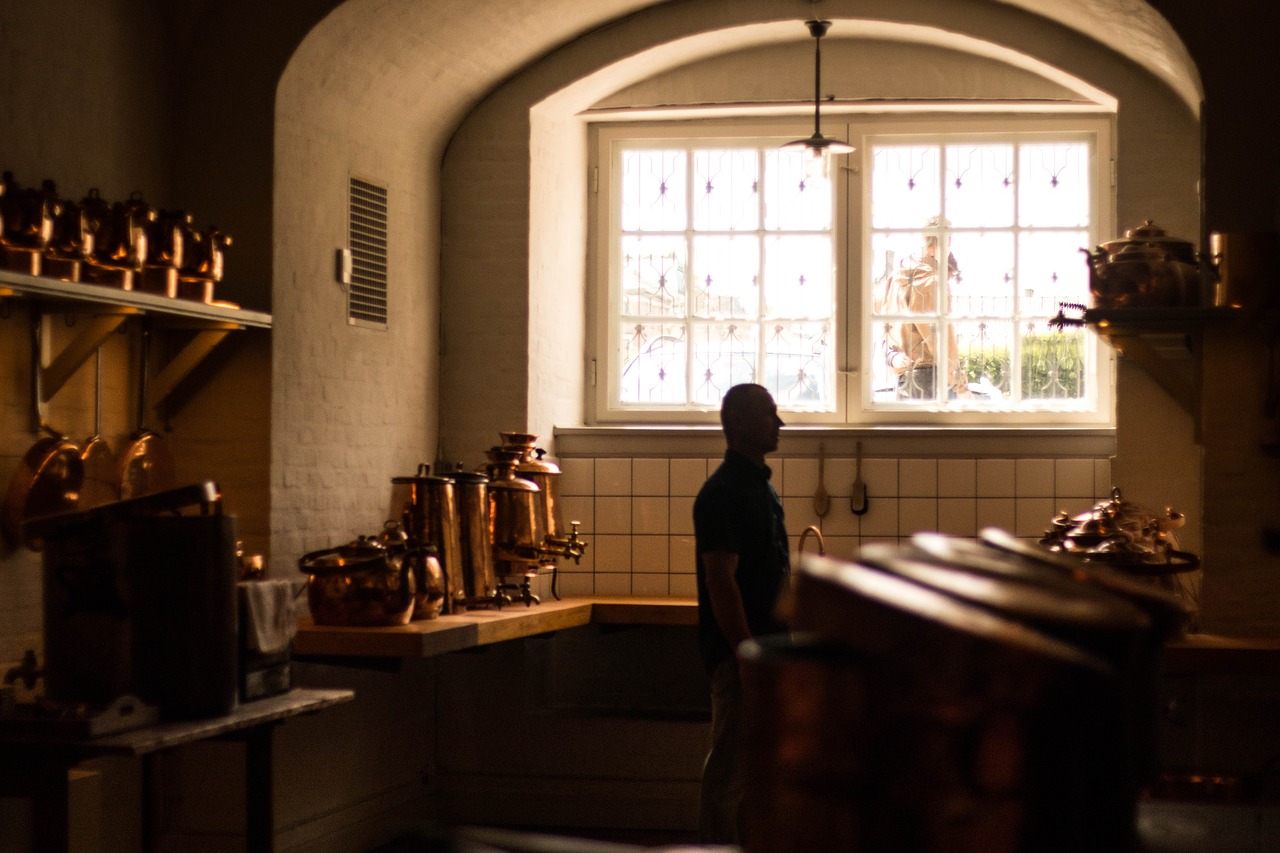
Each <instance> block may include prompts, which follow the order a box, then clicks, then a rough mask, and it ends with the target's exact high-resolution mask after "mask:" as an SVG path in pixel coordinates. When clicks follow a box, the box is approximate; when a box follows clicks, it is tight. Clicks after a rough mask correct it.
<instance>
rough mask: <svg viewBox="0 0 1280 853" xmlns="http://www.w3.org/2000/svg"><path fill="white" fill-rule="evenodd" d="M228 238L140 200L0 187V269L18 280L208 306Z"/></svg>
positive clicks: (7, 183) (49, 187) (47, 187)
mask: <svg viewBox="0 0 1280 853" xmlns="http://www.w3.org/2000/svg"><path fill="white" fill-rule="evenodd" d="M229 245H231V237H230V235H228V234H225V233H223V232H222V231H221V230H220V229H219V228H218V227H217V226H210V227H207V228H203V229H201V228H197V227H196V226H195V224H194V217H193V216H192V215H191V214H190V213H188V212H186V211H180V210H179V211H173V210H157V209H156V208H153V207H152V206H150V205H149V204H147V203H146V202H145V201H144V200H143V198H142V195H141V194H140V193H133V194H131V195H130V197H129V198H128V200H126V201H115V202H111V201H108V200H107V199H105V198H103V197H102V196H101V195H100V194H99V192H98V190H97V189H90V190H89V192H88V194H87V195H86V196H85V197H84V198H82V199H81V200H80V201H79V202H76V201H73V200H71V199H68V198H62V197H61V196H60V195H59V194H58V190H57V185H56V184H55V183H54V182H53V181H52V180H48V179H46V180H44V181H43V182H42V183H41V185H40V187H39V188H36V187H24V186H22V185H20V184H19V183H18V181H17V180H15V178H14V176H13V173H12V172H5V173H4V176H3V181H0V262H2V263H3V266H4V267H5V268H6V269H9V270H13V271H15V272H20V273H23V274H25V275H33V276H45V277H49V278H57V279H61V280H63V281H71V282H86V283H92V284H101V285H106V286H110V287H116V288H119V289H121V290H138V291H142V292H147V293H154V294H158V295H163V296H169V297H177V298H182V299H192V300H196V301H199V302H206V303H208V302H212V301H213V290H214V285H215V284H216V283H217V282H219V281H221V280H222V278H223V275H224V273H225V265H226V264H225V253H226V248H227V247H228V246H229Z"/></svg>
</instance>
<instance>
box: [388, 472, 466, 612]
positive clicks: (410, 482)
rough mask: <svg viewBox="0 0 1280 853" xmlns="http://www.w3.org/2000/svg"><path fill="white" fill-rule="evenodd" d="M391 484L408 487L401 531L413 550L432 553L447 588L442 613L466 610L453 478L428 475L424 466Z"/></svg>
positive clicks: (462, 561)
mask: <svg viewBox="0 0 1280 853" xmlns="http://www.w3.org/2000/svg"><path fill="white" fill-rule="evenodd" d="M391 482H392V483H395V484H396V485H407V486H408V487H409V500H408V501H407V502H406V503H405V507H404V529H405V531H406V532H407V533H408V534H409V539H410V541H411V542H412V543H413V544H414V545H416V546H424V545H431V546H434V547H435V549H436V554H437V556H438V558H439V561H440V568H441V570H442V571H443V572H444V579H445V585H446V587H447V590H446V595H445V602H444V605H443V609H442V610H441V612H442V613H445V614H449V613H456V612H458V611H460V610H464V609H465V608H466V598H467V592H466V584H465V581H464V562H465V560H464V557H463V554H462V551H463V549H462V531H461V527H460V524H459V513H458V506H457V494H456V491H455V488H456V481H455V479H454V476H453V475H449V476H445V475H442V474H432V473H431V467H430V466H429V465H427V464H425V463H424V464H422V465H419V466H418V473H417V474H416V475H413V476H408V477H393V478H392V479H391Z"/></svg>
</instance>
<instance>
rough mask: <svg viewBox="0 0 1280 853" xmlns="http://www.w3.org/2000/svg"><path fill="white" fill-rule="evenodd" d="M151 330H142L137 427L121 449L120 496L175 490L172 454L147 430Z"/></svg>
mask: <svg viewBox="0 0 1280 853" xmlns="http://www.w3.org/2000/svg"><path fill="white" fill-rule="evenodd" d="M150 348H151V331H150V330H149V329H147V328H145V327H144V328H143V330H142V334H141V336H140V355H139V358H138V428H137V430H136V431H135V432H134V433H133V435H132V436H130V439H129V443H128V444H127V445H126V446H125V447H124V448H123V449H122V450H121V452H120V459H119V462H118V465H119V467H118V470H117V473H118V474H119V477H120V497H121V498H124V499H128V498H140V497H143V496H145V495H151V494H155V493H156V492H163V491H167V490H169V489H172V488H174V486H175V484H176V481H177V478H176V475H175V473H174V469H175V467H176V466H175V465H174V460H173V452H172V451H171V450H170V449H169V443H168V442H167V441H165V439H164V437H163V436H161V435H160V434H159V433H156V432H152V431H151V430H150V429H148V428H147V368H148V365H149V363H150Z"/></svg>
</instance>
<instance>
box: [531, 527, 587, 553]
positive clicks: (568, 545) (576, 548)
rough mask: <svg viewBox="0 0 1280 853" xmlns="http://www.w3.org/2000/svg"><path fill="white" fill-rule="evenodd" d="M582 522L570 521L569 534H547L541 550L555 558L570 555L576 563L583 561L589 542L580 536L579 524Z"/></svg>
mask: <svg viewBox="0 0 1280 853" xmlns="http://www.w3.org/2000/svg"><path fill="white" fill-rule="evenodd" d="M581 523H582V522H579V521H571V522H569V527H570V530H569V535H568V536H547V537H546V539H544V540H543V545H542V548H541V549H540V550H541V551H542V552H543V553H544V554H545V555H546V556H548V557H551V558H553V559H554V558H555V557H568V558H570V559H571V560H573V561H574V562H575V563H578V562H581V561H582V556H583V554H585V553H586V552H587V543H586V542H585V541H584V540H583V539H581V538H579V537H578V525H579V524H581Z"/></svg>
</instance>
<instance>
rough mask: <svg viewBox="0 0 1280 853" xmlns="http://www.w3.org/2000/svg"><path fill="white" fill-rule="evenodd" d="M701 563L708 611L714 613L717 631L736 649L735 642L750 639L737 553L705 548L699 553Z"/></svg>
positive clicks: (730, 646) (736, 644) (736, 643)
mask: <svg viewBox="0 0 1280 853" xmlns="http://www.w3.org/2000/svg"><path fill="white" fill-rule="evenodd" d="M702 566H703V569H704V570H705V574H706V581H707V595H708V597H709V598H710V599H711V612H712V613H714V614H715V617H716V624H717V625H719V626H720V633H721V634H723V635H724V638H725V640H726V641H728V643H729V648H731V649H735V650H736V649H737V648H738V644H739V643H741V642H742V641H744V640H749V639H751V629H750V628H748V627H747V611H746V608H744V607H743V606H742V591H741V590H739V589H738V581H737V578H736V574H737V571H738V555H737V554H735V553H733V552H732V551H707V552H705V553H704V554H703V555H702Z"/></svg>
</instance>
